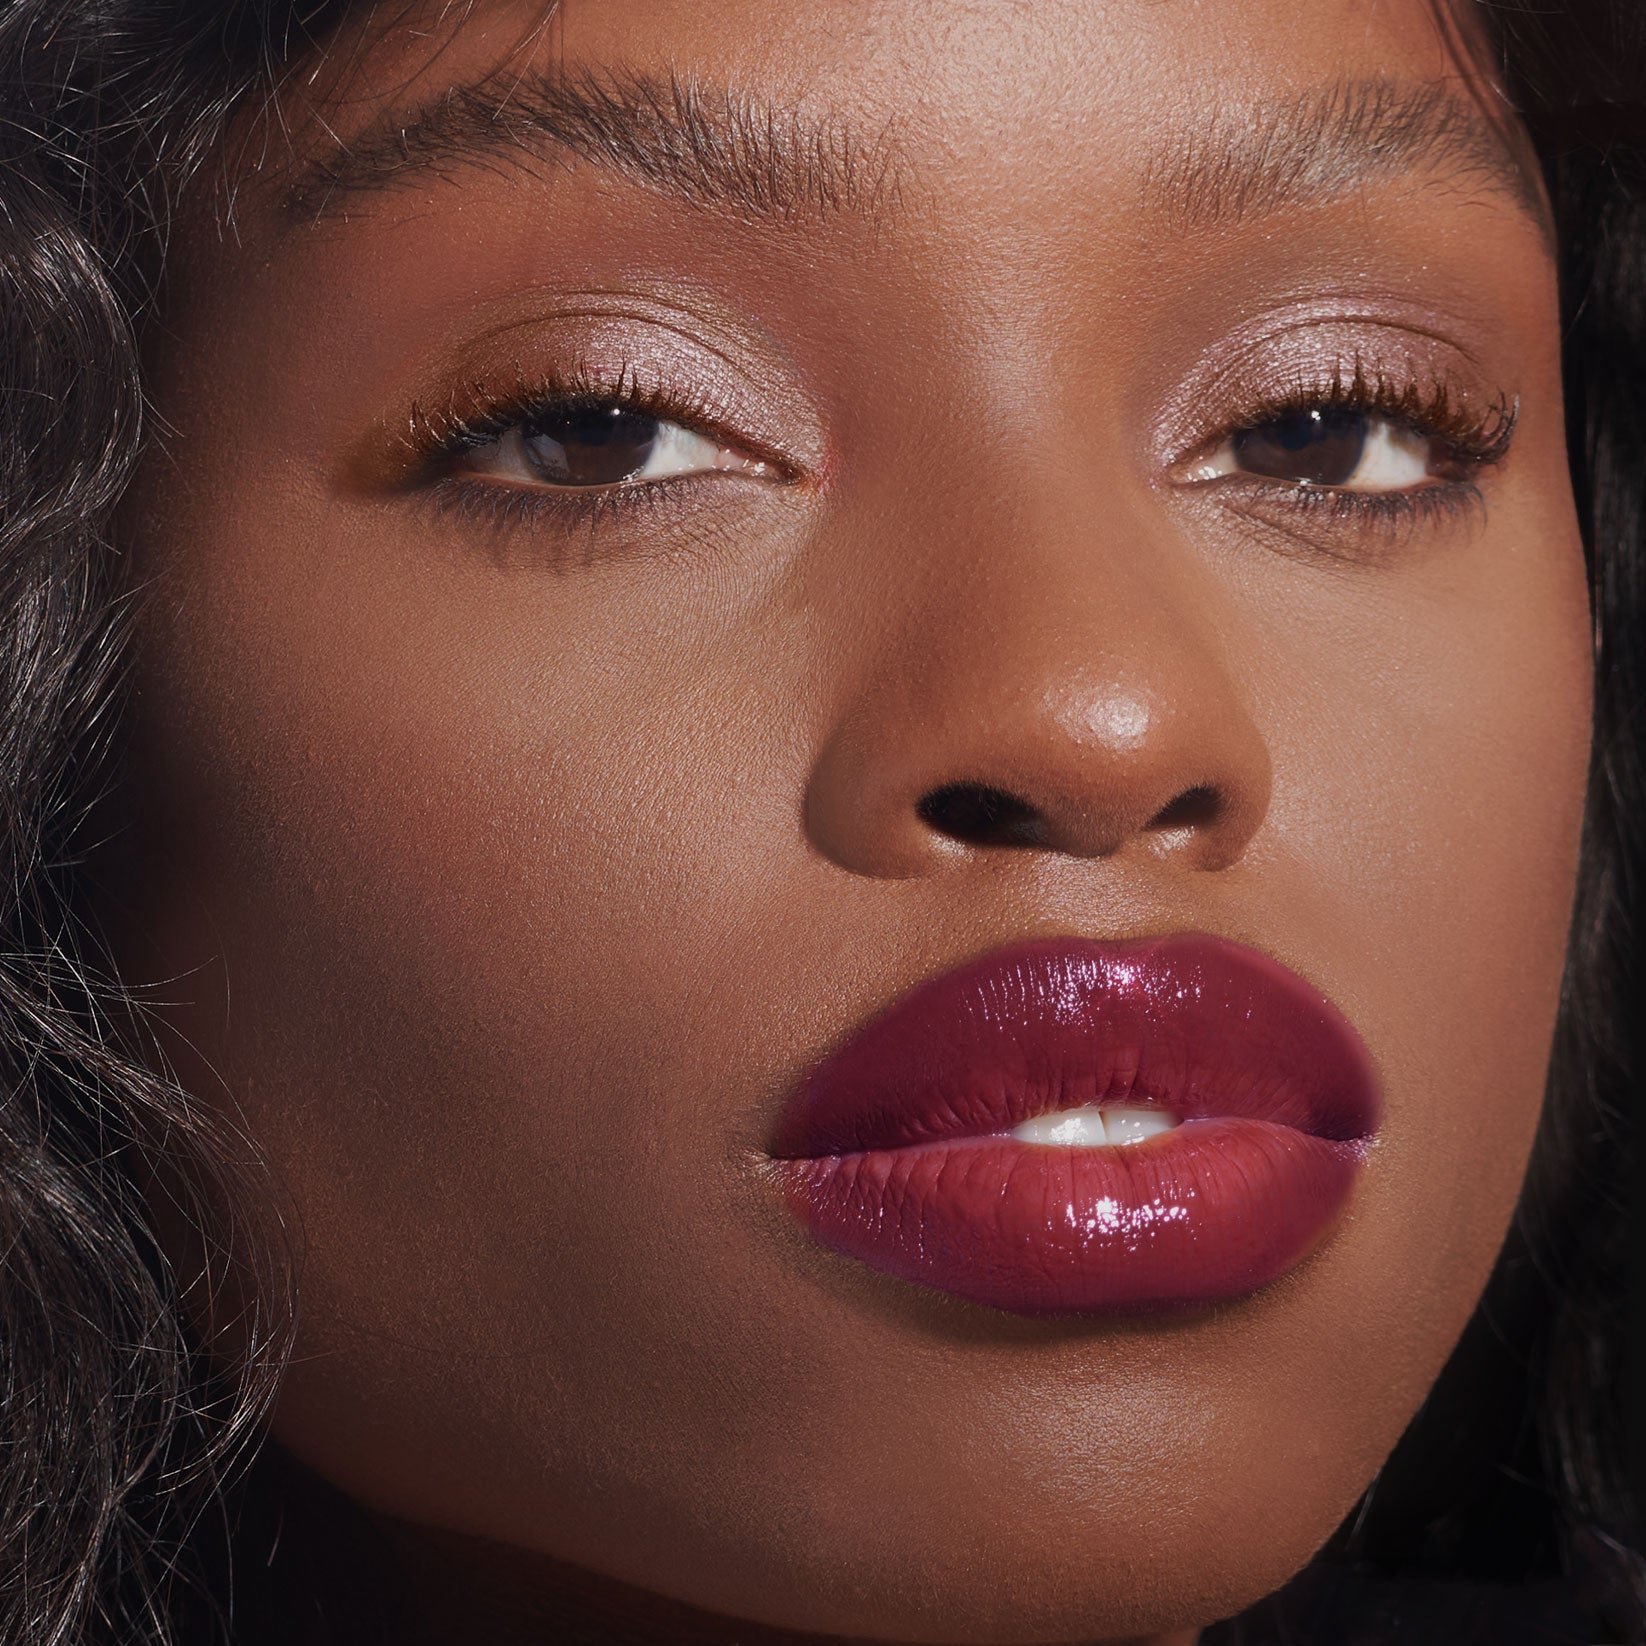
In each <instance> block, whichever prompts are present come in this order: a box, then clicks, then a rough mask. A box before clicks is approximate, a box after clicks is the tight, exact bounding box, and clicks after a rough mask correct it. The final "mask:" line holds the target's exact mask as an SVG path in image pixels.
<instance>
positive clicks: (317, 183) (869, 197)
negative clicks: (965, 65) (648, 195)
mask: <svg viewBox="0 0 1646 1646" xmlns="http://www.w3.org/2000/svg"><path fill="white" fill-rule="evenodd" d="M577 161H584V162H588V163H591V164H594V165H597V166H600V167H602V168H604V169H606V170H607V171H610V172H612V173H614V174H616V175H617V176H620V177H623V178H625V179H627V180H628V181H630V182H633V183H637V184H639V185H641V186H642V187H645V188H649V189H653V190H656V191H658V192H659V193H662V194H665V195H668V196H670V197H672V198H674V199H677V200H681V201H684V202H685V203H687V204H688V205H691V206H694V207H699V208H708V209H711V210H720V211H727V212H731V213H734V214H736V215H738V216H741V217H751V218H767V219H776V220H779V221H784V222H793V221H797V220H805V219H810V218H816V217H820V216H823V215H825V214H828V213H832V212H838V211H855V212H861V213H863V214H865V215H868V216H870V217H874V216H876V215H878V214H880V213H882V212H883V211H884V210H886V209H887V208H888V207H889V206H891V205H892V204H893V203H894V202H895V199H896V195H897V181H896V175H895V172H894V169H893V166H892V161H891V153H890V148H889V146H888V144H887V143H886V141H885V140H884V139H881V140H877V141H874V142H869V141H865V140H863V139H861V138H860V137H858V136H857V135H856V134H854V133H853V132H852V130H851V129H850V128H849V127H848V126H846V125H845V124H844V123H842V122H840V121H837V120H833V119H830V118H826V117H819V116H815V115H810V114H806V113H803V112H801V111H799V110H795V109H789V110H779V109H777V108H776V107H775V106H772V105H768V104H764V103H760V102H758V101H756V100H754V99H752V98H749V97H745V96H742V95H740V94H738V93H736V92H734V91H731V90H726V89H708V88H705V87H703V86H701V85H699V84H698V83H697V82H695V81H692V80H686V79H682V78H680V77H678V76H676V75H672V74H671V75H669V76H667V77H657V76H653V75H649V74H646V73H643V72H638V71H618V72H602V73H598V74H597V73H595V72H593V71H583V72H569V73H568V72H565V71H547V72H539V73H534V74H529V75H525V76H520V77H509V78H508V79H507V80H503V79H501V78H497V79H493V80H490V81H487V82H484V83H482V84H479V85H472V86H457V87H453V88H451V89H450V90H448V91H445V92H443V93H442V94H441V96H440V97H439V99H438V100H437V101H435V102H434V103H432V104H430V105H429V106H427V107H425V108H423V109H420V110H418V111H416V112H415V113H413V114H411V115H409V116H391V117H387V118H385V119H383V120H380V121H379V122H378V123H377V124H375V125H373V126H371V127H369V128H368V129H367V130H366V131H365V132H363V133H362V134H360V135H359V136H357V137H353V138H351V139H349V140H347V141H346V142H340V143H339V145H338V147H337V148H336V149H335V150H334V151H333V152H331V153H329V154H327V155H323V156H321V157H319V158H316V159H313V160H310V161H309V162H308V163H307V164H306V165H305V166H304V167H303V168H302V170H301V172H300V173H299V175H298V176H297V178H296V181H295V182H294V183H293V185H292V186H291V187H290V188H289V190H288V191H287V194H286V199H285V205H286V210H287V213H288V214H289V215H293V216H297V217H307V218H311V219H314V218H324V217H327V216H331V215H335V214H336V213H338V212H340V211H342V210H345V209H346V207H347V204H348V202H349V200H350V198H351V197H354V196H358V195H361V194H368V193H381V192H384V191H388V190H392V189H395V188H398V187H403V186H406V185H408V184H416V183H419V182H424V181H427V179H428V178H430V177H431V176H442V175H449V174H450V173H451V172H453V171H454V170H459V169H461V168H464V167H468V166H492V167H495V166H498V165H511V164H512V165H523V166H530V165H532V164H533V163H542V162H549V163H551V164H559V165H562V166H570V165H571V164H573V163H575V162H577Z"/></svg>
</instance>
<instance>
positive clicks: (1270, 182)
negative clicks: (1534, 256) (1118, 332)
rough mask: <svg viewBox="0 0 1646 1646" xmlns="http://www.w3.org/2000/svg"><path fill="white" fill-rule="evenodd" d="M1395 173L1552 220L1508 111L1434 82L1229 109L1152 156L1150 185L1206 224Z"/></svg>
mask: <svg viewBox="0 0 1646 1646" xmlns="http://www.w3.org/2000/svg"><path fill="white" fill-rule="evenodd" d="M1399 179H1411V180H1414V181H1420V180H1424V179H1428V180H1432V181H1434V182H1437V183H1440V184H1443V185H1446V186H1448V187H1450V188H1452V189H1454V190H1462V191H1469V192H1478V193H1496V194H1502V195H1506V196H1508V197H1509V198H1510V199H1511V200H1512V201H1513V202H1514V203H1515V204H1516V205H1518V206H1520V207H1522V208H1523V209H1525V210H1526V211H1528V212H1529V213H1530V214H1531V215H1532V216H1533V217H1534V218H1535V219H1536V220H1537V222H1538V223H1539V225H1540V226H1542V227H1544V229H1545V232H1547V230H1548V225H1547V218H1548V208H1547V205H1546V203H1545V201H1544V196H1543V194H1542V191H1541V188H1540V187H1539V184H1538V182H1537V179H1536V175H1535V172H1534V170H1533V165H1532V162H1531V161H1530V160H1528V159H1527V158H1526V157H1525V156H1524V153H1523V152H1522V145H1520V144H1518V143H1517V142H1516V141H1515V139H1514V136H1513V128H1512V126H1511V124H1510V122H1509V120H1508V119H1507V118H1504V119H1501V120H1499V119H1497V118H1494V117H1492V116H1489V115H1488V114H1487V113H1486V111H1485V110H1484V109H1482V107H1481V106H1480V105H1479V103H1478V102H1476V101H1475V100H1474V99H1472V98H1470V97H1468V96H1465V95H1460V94H1459V93H1458V92H1457V91H1455V90H1454V89H1452V88H1451V87H1449V86H1447V85H1445V84H1433V83H1428V82H1399V81H1393V80H1385V79H1371V80H1355V81H1346V82H1343V83H1340V84H1335V85H1331V86H1328V87H1325V88H1323V89H1320V90H1316V91H1312V92H1308V93H1305V94H1303V95H1301V96H1299V97H1298V98H1296V99H1295V100H1293V101H1291V102H1286V103H1279V104H1276V105H1274V106H1272V107H1263V108H1256V109H1253V108H1242V109H1232V108H1231V109H1228V110H1225V111H1223V112H1221V113H1220V114H1218V115H1217V116H1216V117H1214V118H1213V120H1212V121H1211V122H1210V123H1209V124H1208V125H1207V127H1206V128H1205V129H1204V130H1203V131H1201V132H1199V133H1197V134H1195V136H1194V137H1192V138H1191V139H1190V140H1189V141H1187V142H1186V143H1183V144H1180V145H1177V146H1175V147H1174V148H1173V150H1172V151H1171V152H1170V153H1169V154H1166V155H1163V156H1161V157H1158V158H1157V159H1156V160H1155V161H1154V162H1153V163H1151V164H1150V166H1149V167H1148V170H1147V175H1146V178H1145V185H1144V195H1145V199H1146V200H1147V201H1148V203H1149V204H1150V205H1151V206H1156V207H1161V208H1163V209H1164V210H1165V211H1167V212H1168V213H1169V214H1170V215H1171V216H1172V217H1173V218H1175V219H1177V220H1178V221H1179V222H1180V223H1182V224H1183V225H1184V226H1186V227H1189V228H1207V227H1214V226H1218V225H1225V224H1233V223H1238V222H1241V221H1243V220H1245V219H1247V218H1250V217H1253V216H1257V215H1260V214H1263V213H1268V212H1274V211H1278V210H1282V209H1285V208H1287V207H1294V206H1304V205H1315V204H1319V203H1321V202H1323V201H1327V200H1334V199H1339V198H1342V197H1343V196H1345V195H1349V194H1352V193H1354V192H1355V191H1357V190H1359V189H1363V188H1366V187H1367V186H1369V185H1371V184H1375V183H1379V182H1386V181H1393V180H1399Z"/></svg>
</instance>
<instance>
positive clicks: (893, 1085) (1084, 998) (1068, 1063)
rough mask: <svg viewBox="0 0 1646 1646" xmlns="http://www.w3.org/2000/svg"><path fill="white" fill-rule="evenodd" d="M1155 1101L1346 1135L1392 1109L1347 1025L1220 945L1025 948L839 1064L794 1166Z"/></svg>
mask: <svg viewBox="0 0 1646 1646" xmlns="http://www.w3.org/2000/svg"><path fill="white" fill-rule="evenodd" d="M1122 1103H1124V1104H1128V1105H1132V1106H1142V1105H1150V1104H1152V1105H1155V1106H1158V1107H1159V1108H1162V1109H1166V1110H1169V1111H1170V1112H1171V1113H1172V1114H1173V1115H1174V1116H1175V1117H1176V1118H1177V1119H1179V1120H1201V1119H1209V1118H1213V1117H1237V1118H1244V1119H1251V1120H1263V1121H1269V1122H1273V1123H1277V1124H1280V1125H1286V1126H1291V1127H1294V1128H1296V1129H1298V1130H1300V1131H1305V1132H1308V1133H1311V1134H1312V1135H1314V1136H1317V1137H1324V1138H1331V1139H1335V1140H1350V1139H1360V1138H1365V1137H1368V1136H1370V1135H1371V1133H1373V1132H1374V1131H1375V1130H1376V1129H1377V1124H1378V1119H1379V1111H1380V1099H1379V1095H1378V1085H1377V1079H1376V1076H1375V1074H1374V1072H1373V1068H1372V1063H1371V1058H1370V1056H1369V1055H1368V1054H1367V1051H1366V1048H1365V1046H1364V1045H1363V1044H1362V1042H1361V1040H1360V1037H1359V1036H1358V1035H1357V1034H1356V1033H1355V1031H1354V1029H1353V1028H1352V1027H1351V1026H1350V1024H1349V1023H1348V1021H1347V1019H1345V1018H1344V1016H1343V1015H1342V1013H1341V1012H1339V1011H1338V1010H1337V1008H1336V1007H1335V1006H1333V1005H1332V1003H1331V1002H1330V1001H1329V1000H1328V999H1326V997H1325V996H1324V995H1323V994H1322V993H1321V992H1320V991H1319V990H1318V989H1316V988H1314V987H1313V986H1312V985H1310V984H1309V983H1307V982H1306V981H1305V980H1304V979H1303V978H1301V977H1299V976H1298V975H1297V973H1295V972H1293V971H1291V970H1289V969H1288V968H1286V967H1285V966H1283V965H1281V964H1280V963H1279V962H1278V961H1275V960H1271V959H1270V958H1268V957H1267V956H1266V955H1262V954H1259V953H1258V952H1257V951H1256V950H1254V949H1249V948H1247V947H1245V946H1244V945H1242V944H1238V943H1233V942H1229V941H1227V940H1226V939H1222V938H1217V937H1211V936H1208V935H1206V934H1204V933H1184V934H1178V935H1175V936H1170V937H1160V938H1148V939H1142V940H1137V941H1131V942H1125V943H1101V942H1095V941H1091V940H1088V939H1079V938H1062V939H1054V940H1043V941H1038V942H1032V943H1023V944H1017V945H1014V946H1012V947H1010V948H1005V949H997V950H995V951H993V952H991V953H989V954H986V955H983V956H980V957H979V958H977V959H975V960H972V961H969V962H967V963H966V964H964V965H962V966H960V967H958V968H957V969H955V970H954V971H950V972H947V973H944V974H943V975H942V976H940V977H936V978H933V979H931V980H930V981H928V982H925V983H922V984H919V985H917V986H916V987H915V988H914V989H912V990H910V992H909V993H907V994H905V995H903V996H902V997H901V998H900V999H898V1000H896V1001H894V1002H893V1003H892V1005H891V1006H890V1007H888V1008H887V1009H886V1010H885V1011H884V1012H882V1013H880V1014H879V1015H878V1016H876V1017H874V1018H872V1019H871V1020H870V1021H869V1022H867V1023H866V1024H864V1025H863V1026H862V1027H861V1028H859V1029H858V1030H857V1031H856V1032H855V1033H854V1034H852V1035H851V1036H850V1037H849V1038H848V1039H847V1040H845V1041H844V1042H843V1043H842V1044H841V1045H839V1046H838V1047H836V1048H835V1049H834V1050H833V1051H832V1052H830V1053H829V1054H828V1055H826V1056H825V1057H824V1058H823V1060H822V1061H821V1062H820V1063H818V1064H817V1065H816V1066H815V1067H814V1068H813V1069H812V1070H811V1071H810V1072H809V1073H808V1074H807V1075H806V1076H805V1077H804V1078H803V1079H802V1081H801V1083H800V1085H799V1087H798V1088H797V1089H796V1090H795V1091H794V1092H793V1094H792V1095H791V1097H790V1100H789V1102H788V1103H787V1105H786V1106H785V1107H784V1109H783V1112H782V1114H781V1115H780V1116H779V1119H778V1122H777V1126H776V1129H775V1133H774V1136H773V1139H772V1145H771V1153H772V1154H773V1155H774V1156H776V1157H778V1158H803V1157H817V1156H823V1155H836V1154H850V1153H855V1152H858V1151H863V1150H870V1149H897V1148H905V1147H908V1146H910V1145H912V1144H918V1143H933V1142H939V1141H942V1140H944V1139H952V1138H960V1137H970V1136H977V1135H985V1134H996V1133H1001V1132H1005V1131H1008V1130H1010V1129H1011V1128H1012V1127H1013V1126H1015V1125H1017V1124H1018V1123H1019V1122H1021V1121H1024V1120H1029V1119H1032V1118H1033V1117H1034V1116H1036V1115H1041V1114H1047V1113H1050V1112H1053V1111H1055V1110H1059V1109H1069V1108H1076V1107H1079V1106H1082V1105H1086V1104H1097V1105H1105V1104H1122Z"/></svg>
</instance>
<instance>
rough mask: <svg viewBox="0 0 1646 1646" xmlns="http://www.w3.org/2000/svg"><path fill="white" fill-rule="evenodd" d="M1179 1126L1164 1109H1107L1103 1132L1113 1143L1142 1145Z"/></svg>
mask: <svg viewBox="0 0 1646 1646" xmlns="http://www.w3.org/2000/svg"><path fill="white" fill-rule="evenodd" d="M1176 1124H1177V1120H1176V1118H1175V1117H1174V1116H1172V1115H1169V1114H1167V1113H1166V1111H1165V1110H1164V1109H1105V1110H1104V1111H1103V1132H1104V1135H1105V1136H1106V1137H1107V1138H1108V1140H1109V1141H1110V1142H1111V1143H1141V1142H1142V1141H1143V1139H1144V1138H1146V1137H1157V1136H1158V1135H1159V1134H1160V1133H1161V1132H1169V1131H1170V1130H1171V1129H1172V1127H1174V1126H1175V1125H1176Z"/></svg>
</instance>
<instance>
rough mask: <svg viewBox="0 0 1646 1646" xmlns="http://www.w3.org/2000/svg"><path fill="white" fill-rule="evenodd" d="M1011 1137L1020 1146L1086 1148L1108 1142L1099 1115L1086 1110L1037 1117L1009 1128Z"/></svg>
mask: <svg viewBox="0 0 1646 1646" xmlns="http://www.w3.org/2000/svg"><path fill="white" fill-rule="evenodd" d="M1011 1135H1012V1136H1013V1137H1015V1138H1018V1139H1020V1140H1021V1141H1022V1142H1024V1143H1075V1144H1084V1145H1086V1146H1087V1147H1088V1148H1089V1147H1091V1145H1093V1144H1095V1143H1106V1142H1107V1141H1108V1137H1107V1136H1106V1134H1105V1132H1104V1129H1103V1111H1102V1110H1101V1109H1095V1108H1091V1107H1090V1106H1088V1107H1086V1108H1083V1109H1059V1110H1058V1111H1057V1112H1056V1113H1055V1114H1037V1115H1036V1116H1035V1117H1034V1119H1033V1120H1025V1121H1023V1122H1022V1124H1021V1125H1017V1126H1014V1127H1012V1130H1011Z"/></svg>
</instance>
